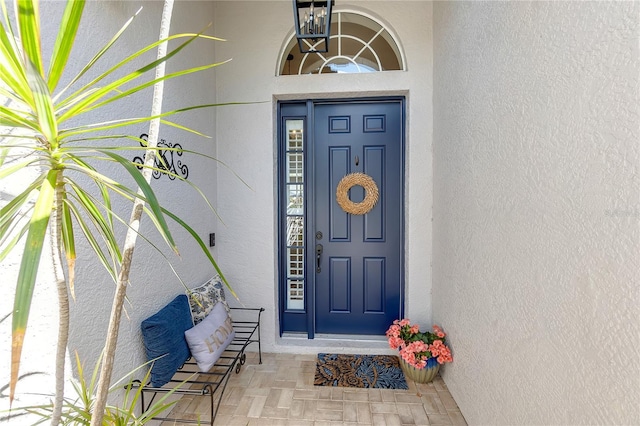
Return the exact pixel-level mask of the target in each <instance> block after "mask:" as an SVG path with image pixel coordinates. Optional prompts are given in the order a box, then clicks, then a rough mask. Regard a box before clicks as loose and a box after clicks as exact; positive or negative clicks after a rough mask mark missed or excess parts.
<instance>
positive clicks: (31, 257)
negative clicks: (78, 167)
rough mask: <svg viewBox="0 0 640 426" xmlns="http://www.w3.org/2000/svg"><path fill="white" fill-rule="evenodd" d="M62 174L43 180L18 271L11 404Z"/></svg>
mask: <svg viewBox="0 0 640 426" xmlns="http://www.w3.org/2000/svg"><path fill="white" fill-rule="evenodd" d="M58 173H59V171H58V170H51V171H49V173H48V174H47V178H46V179H45V180H44V181H43V183H42V186H41V188H40V194H39V195H38V199H37V201H36V205H35V207H34V211H33V215H32V216H31V220H30V223H29V232H28V234H27V241H26V243H25V249H24V252H23V256H22V262H21V263H20V272H19V273H18V284H17V287H16V294H15V299H14V305H13V324H12V339H11V387H10V391H9V401H10V403H11V402H13V398H14V396H15V386H16V383H17V380H18V371H19V369H20V358H21V355H22V344H23V341H24V335H25V331H26V329H27V322H28V319H29V311H30V308H31V298H32V296H33V287H34V285H35V281H36V275H37V271H38V265H39V264H40V255H41V253H42V245H43V243H44V237H45V234H46V232H47V226H48V224H49V218H50V217H51V209H52V207H53V194H54V191H55V186H56V179H57V176H58Z"/></svg>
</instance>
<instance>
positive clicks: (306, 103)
mask: <svg viewBox="0 0 640 426" xmlns="http://www.w3.org/2000/svg"><path fill="white" fill-rule="evenodd" d="M361 102H367V103H371V102H380V103H389V102H396V103H399V104H400V114H401V117H400V120H401V123H402V126H401V137H400V144H401V146H400V162H401V164H400V169H401V173H400V175H401V178H400V187H401V194H400V199H401V203H402V209H401V214H400V221H401V224H400V229H401V235H400V250H401V253H400V271H399V273H400V317H401V318H402V317H403V316H404V308H405V294H406V288H405V287H406V286H405V284H406V283H405V269H406V256H405V242H406V238H405V236H406V227H405V214H406V209H405V175H406V173H405V170H406V158H405V157H406V134H407V128H406V125H407V123H406V98H405V97H404V96H381V97H362V98H327V99H293V100H279V101H277V111H276V112H277V127H276V128H277V132H276V133H277V143H276V149H277V153H278V155H277V162H278V164H277V202H276V206H277V208H278V211H277V212H276V217H277V221H278V222H277V223H278V226H277V230H278V238H277V241H278V254H277V259H278V269H277V273H278V292H277V297H278V303H277V305H278V314H279V315H278V327H279V331H280V336H282V335H283V333H301V334H302V333H304V334H306V335H307V338H308V339H314V337H315V334H316V333H315V318H316V315H315V293H316V283H315V275H316V274H315V273H313V271H314V268H315V257H314V255H313V250H312V249H311V248H313V247H314V246H315V235H314V233H313V232H308V230H309V229H315V228H314V226H315V217H314V209H312V208H311V205H310V204H311V203H308V202H306V200H313V199H314V197H315V194H314V193H313V185H312V184H311V183H312V182H314V177H315V170H314V162H313V158H314V155H315V143H314V142H315V141H314V140H313V138H314V136H313V133H314V131H313V130H314V128H315V127H314V126H315V123H314V114H313V111H314V108H315V106H316V105H321V104H331V103H333V104H335V103H339V104H349V103H361ZM287 105H297V106H298V108H296V114H295V115H283V114H282V108H283V107H284V106H287ZM292 118H295V119H303V121H304V128H303V131H304V151H303V159H304V179H303V180H304V185H303V188H304V189H303V190H304V199H305V203H304V230H305V231H304V235H305V241H304V247H305V251H304V253H305V255H304V310H303V311H299V310H297V311H288V310H287V309H286V301H287V291H288V288H287V274H286V270H287V256H286V253H287V241H286V237H285V235H286V214H285V212H286V191H284V188H285V186H286V185H285V178H286V176H285V173H286V167H285V164H286V163H285V161H286V158H285V156H286V149H285V142H286V141H285V137H286V135H285V132H284V128H285V122H286V120H288V119H292ZM294 318H295V319H294ZM293 321H295V322H296V323H297V326H296V327H295V328H296V329H294V328H293V327H286V328H285V322H288V323H289V324H291V323H292V322H293ZM303 323H304V324H305V327H304V328H305V329H306V330H303V329H302V327H301V324H303ZM342 336H344V335H342Z"/></svg>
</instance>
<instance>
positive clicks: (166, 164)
mask: <svg viewBox="0 0 640 426" xmlns="http://www.w3.org/2000/svg"><path fill="white" fill-rule="evenodd" d="M148 137H149V135H147V134H146V133H143V134H141V135H140V139H142V140H144V141H146V140H147V138H148ZM140 146H146V144H144V143H142V142H140ZM174 155H175V157H174ZM145 156H146V154H143V155H142V157H135V158H134V159H133V162H134V163H137V164H140V165H139V166H137V167H138V169H139V170H142V164H144V160H145ZM177 157H182V145H180V144H179V143H175V144H172V143H171V142H167V141H166V140H164V139H160V141H158V150H157V151H156V158H155V160H154V164H153V167H154V168H155V169H154V170H153V177H154V179H160V177H161V176H162V175H167V176H168V177H169V179H171V180H175V178H176V177H178V176H179V177H182V178H183V179H186V178H187V177H189V168H188V167H187V165H186V164H183V163H182V161H181V160H180V159H179V158H177Z"/></svg>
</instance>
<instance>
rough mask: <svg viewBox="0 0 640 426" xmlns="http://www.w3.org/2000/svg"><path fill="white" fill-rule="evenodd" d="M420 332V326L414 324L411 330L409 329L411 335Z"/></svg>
mask: <svg viewBox="0 0 640 426" xmlns="http://www.w3.org/2000/svg"><path fill="white" fill-rule="evenodd" d="M419 331H420V326H418V324H414V325H412V326H411V328H410V329H409V332H411V334H417V333H418V332H419Z"/></svg>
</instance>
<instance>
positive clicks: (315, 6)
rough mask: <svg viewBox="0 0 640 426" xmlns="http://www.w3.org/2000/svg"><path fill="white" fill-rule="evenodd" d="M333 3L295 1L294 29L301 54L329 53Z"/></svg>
mask: <svg viewBox="0 0 640 426" xmlns="http://www.w3.org/2000/svg"><path fill="white" fill-rule="evenodd" d="M333 2H334V0H328V1H313V0H312V1H300V0H293V18H294V21H295V24H294V28H295V29H296V37H297V39H298V47H299V48H300V52H301V53H309V52H319V53H324V52H327V51H329V37H330V36H331V7H332V6H333Z"/></svg>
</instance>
